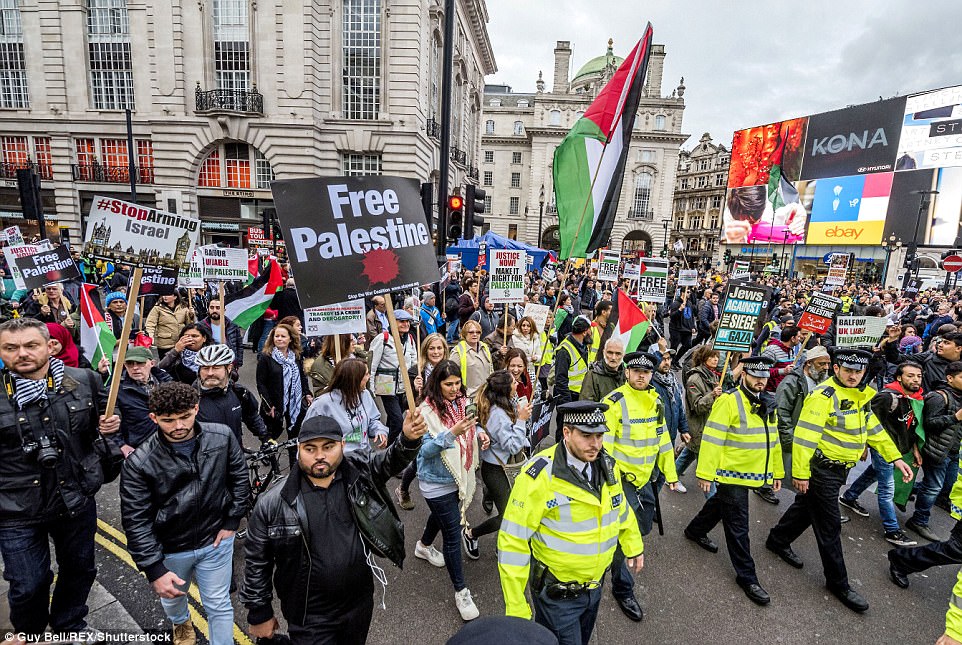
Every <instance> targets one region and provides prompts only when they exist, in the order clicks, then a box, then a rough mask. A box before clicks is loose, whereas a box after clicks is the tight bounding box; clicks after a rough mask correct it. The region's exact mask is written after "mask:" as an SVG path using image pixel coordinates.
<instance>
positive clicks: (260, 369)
mask: <svg viewBox="0 0 962 645" xmlns="http://www.w3.org/2000/svg"><path fill="white" fill-rule="evenodd" d="M297 370H298V372H299V373H300V378H301V392H302V393H303V394H304V395H305V396H306V395H308V394H310V393H311V390H310V385H309V384H308V382H307V376H306V375H305V374H304V367H303V364H302V363H301V360H300V359H298V360H297ZM257 394H258V396H259V397H260V412H261V417H262V418H263V419H264V423H265V424H266V425H267V429H268V431H269V432H270V433H271V435H272V436H273V437H275V438H276V437H278V436H280V434H281V432H283V430H284V367H283V366H282V365H281V364H280V363H278V362H277V361H275V360H274V359H273V358H272V357H271V356H268V355H267V354H264V353H260V354H258V355H257ZM272 407H273V408H275V409H276V410H277V414H275V415H274V417H271V416H270V415H268V411H269V410H270V409H271V408H272ZM304 410H305V408H304V407H303V405H302V406H301V409H300V410H295V411H292V414H291V416H292V417H294V418H292V419H291V420H290V421H291V424H292V425H294V424H296V423H297V421H299V420H300V417H301V416H303V413H304Z"/></svg>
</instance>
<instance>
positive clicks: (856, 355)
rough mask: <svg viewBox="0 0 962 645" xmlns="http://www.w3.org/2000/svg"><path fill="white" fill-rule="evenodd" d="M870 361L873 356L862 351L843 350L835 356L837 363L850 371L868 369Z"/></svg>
mask: <svg viewBox="0 0 962 645" xmlns="http://www.w3.org/2000/svg"><path fill="white" fill-rule="evenodd" d="M870 360H872V355H871V354H870V353H869V352H866V351H865V350H861V349H847V350H841V351H839V352H837V353H836V354H835V363H836V364H837V365H840V366H842V367H847V368H849V369H850V370H864V369H868V363H869V361H870Z"/></svg>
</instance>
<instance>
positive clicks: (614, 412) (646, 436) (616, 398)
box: [602, 352, 678, 622]
mask: <svg viewBox="0 0 962 645" xmlns="http://www.w3.org/2000/svg"><path fill="white" fill-rule="evenodd" d="M660 362H661V361H660V360H658V358H657V357H655V356H653V355H652V354H648V353H645V352H632V353H631V354H628V355H627V356H625V367H626V368H627V369H626V372H627V382H626V383H625V384H624V385H622V386H621V387H619V388H617V389H615V390H614V391H613V392H612V393H611V394H609V395H608V396H607V397H606V398H605V399H603V400H602V402H603V403H605V404H607V406H608V410H607V411H606V412H605V420H606V423H607V424H608V430H609V432H607V433H606V434H605V435H604V446H605V451H606V452H607V453H608V454H609V455H611V457H612V458H613V459H614V460H615V463H616V464H618V469H619V470H620V471H621V474H622V477H623V480H622V488H624V491H625V498H626V500H627V501H628V505H629V506H631V508H632V510H633V511H634V512H635V516H636V518H637V521H638V528H639V530H640V531H641V534H642V535H643V536H644V535H648V533H650V532H651V526H652V520H653V518H654V516H655V494H656V493H655V489H654V485H653V484H652V482H651V480H652V474H653V472H654V470H655V465H656V464H657V466H658V469H659V471H660V472H662V473H664V474H665V479H666V481H668V487H669V488H671V489H672V490H674V489H675V485H676V483H677V482H678V475H677V474H676V473H675V461H674V456H675V455H674V451H673V449H672V444H671V436H670V435H669V434H668V433H667V432H665V412H664V408H663V407H662V402H661V397H660V396H659V395H658V392H657V391H656V390H655V388H653V387H651V376H652V374H653V373H654V370H655V366H656V365H658V364H659V363H660ZM634 586H635V582H634V580H632V577H631V573H629V572H628V567H627V566H626V565H625V554H624V553H623V552H622V551H621V549H620V548H617V549H615V557H614V560H613V561H612V563H611V591H612V594H613V595H614V597H615V600H616V601H617V602H618V606H619V607H621V611H623V612H624V613H625V615H626V616H628V618H630V619H631V620H633V621H635V622H638V621H640V620H641V619H642V618H643V616H644V613H643V612H642V609H641V605H640V604H639V603H638V600H637V598H635V594H634Z"/></svg>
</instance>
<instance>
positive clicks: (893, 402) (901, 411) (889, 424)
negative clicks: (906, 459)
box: [871, 388, 924, 455]
mask: <svg viewBox="0 0 962 645" xmlns="http://www.w3.org/2000/svg"><path fill="white" fill-rule="evenodd" d="M910 400H911V399H909V397H907V396H905V395H904V394H902V393H901V392H898V391H896V390H893V389H891V388H883V389H882V390H879V392H878V394H876V395H875V396H873V397H872V401H871V406H872V412H874V413H875V417H876V418H877V419H878V420H879V423H881V424H882V427H883V428H885V431H886V432H888V434H889V437H891V438H892V441H894V442H895V446H896V447H897V448H898V449H899V452H900V453H902V454H903V455H904V454H905V453H907V452H909V451H910V450H912V446H914V445H915V443H916V440H917V439H918V437H917V436H916V434H915V417H914V416H913V414H912V404H911V403H910ZM923 415H924V413H923ZM910 421H911V423H910Z"/></svg>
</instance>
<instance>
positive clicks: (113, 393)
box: [104, 267, 144, 417]
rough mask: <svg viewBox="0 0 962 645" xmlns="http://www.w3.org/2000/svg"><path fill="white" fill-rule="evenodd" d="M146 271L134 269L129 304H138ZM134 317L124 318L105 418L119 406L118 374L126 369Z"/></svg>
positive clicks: (127, 316)
mask: <svg viewBox="0 0 962 645" xmlns="http://www.w3.org/2000/svg"><path fill="white" fill-rule="evenodd" d="M143 277H144V270H143V269H142V268H140V267H137V268H136V269H134V273H133V276H132V277H131V279H130V293H129V294H128V295H127V297H128V302H137V294H138V293H139V292H140V282H141V280H143ZM133 324H134V317H133V316H132V315H130V314H129V313H128V315H126V316H124V327H123V330H122V331H121V332H120V340H118V341H117V362H116V363H114V374H113V378H111V379H110V392H109V393H108V394H107V407H106V408H105V409H104V416H105V417H109V416H111V415H112V414H113V413H114V407H116V405H117V393H118V392H119V391H120V381H122V380H123V379H121V378H120V375H119V374H118V372H120V370H122V369H123V367H124V360H125V359H126V358H127V344H128V343H129V342H130V329H131V327H133Z"/></svg>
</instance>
